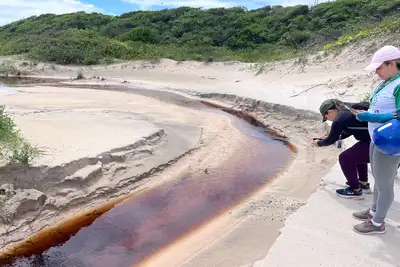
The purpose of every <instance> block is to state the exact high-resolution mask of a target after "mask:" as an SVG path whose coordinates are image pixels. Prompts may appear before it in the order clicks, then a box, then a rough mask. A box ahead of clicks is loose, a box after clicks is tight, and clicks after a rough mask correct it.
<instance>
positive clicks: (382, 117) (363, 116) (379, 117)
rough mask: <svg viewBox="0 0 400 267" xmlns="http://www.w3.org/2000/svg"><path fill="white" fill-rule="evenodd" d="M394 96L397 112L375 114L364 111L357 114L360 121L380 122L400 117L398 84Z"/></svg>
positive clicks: (399, 87) (399, 89)
mask: <svg viewBox="0 0 400 267" xmlns="http://www.w3.org/2000/svg"><path fill="white" fill-rule="evenodd" d="M393 96H394V99H395V105H396V110H398V111H397V112H395V113H385V114H374V113H370V112H363V113H359V114H357V115H356V116H357V119H358V120H359V121H367V122H379V123H385V122H388V121H391V120H393V119H399V117H398V114H399V111H400V85H397V86H396V88H395V89H394V92H393Z"/></svg>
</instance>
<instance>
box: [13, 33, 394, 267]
mask: <svg viewBox="0 0 400 267" xmlns="http://www.w3.org/2000/svg"><path fill="white" fill-rule="evenodd" d="M383 41H385V40H383ZM383 41H381V42H375V43H371V42H370V43H364V44H362V45H357V46H351V47H348V48H346V49H345V50H344V51H343V52H342V53H341V54H336V55H334V54H329V55H324V54H320V55H314V56H311V57H309V58H308V59H307V61H306V63H305V64H304V62H305V61H304V60H303V59H302V60H289V61H286V62H280V63H274V64H266V65H257V64H243V63H212V64H207V65H205V64H203V63H193V62H183V63H181V62H180V63H178V62H174V61H171V60H162V61H160V63H158V64H154V63H146V62H124V63H120V64H115V65H110V66H106V67H104V66H92V67H85V68H81V67H70V66H68V67H66V66H56V68H55V69H53V68H52V67H50V65H49V64H39V65H38V66H37V67H35V69H29V71H31V72H32V75H35V76H43V77H64V78H72V77H73V76H76V73H77V71H78V70H83V73H84V75H85V76H86V77H88V78H90V77H92V76H96V77H100V78H104V79H105V80H102V79H98V78H90V79H85V80H81V81H74V82H73V83H74V84H80V83H84V84H88V83H92V84H100V85H106V84H108V85H117V84H118V85H124V86H134V87H141V88H148V89H158V90H172V91H175V92H180V93H185V94H191V95H195V96H201V95H199V93H203V94H206V93H220V94H234V95H237V96H243V97H249V98H253V99H256V100H262V101H266V102H272V103H277V104H284V105H288V106H292V107H295V108H300V109H307V110H311V111H317V110H318V106H319V104H320V103H321V102H322V101H323V100H325V99H326V98H328V97H335V98H341V99H344V100H348V101H357V100H360V99H361V98H362V97H363V96H364V94H365V93H368V92H370V91H371V88H372V87H373V86H374V85H375V84H376V83H377V82H378V79H377V78H376V77H375V76H374V75H373V74H370V73H366V72H365V71H364V70H363V67H364V66H365V65H366V64H367V62H368V60H369V58H370V56H371V53H373V52H374V51H375V49H376V48H377V47H379V46H380V45H381V44H382V42H383ZM260 70H263V71H260ZM53 90H54V89H52V90H51V91H53ZM57 90H61V89H59V88H58V89H57ZM69 90H72V89H67V91H69ZM73 91H74V90H72V92H73ZM78 91H79V90H78ZM99 94H100V93H98V91H97V92H96V94H95V95H96V97H97V96H98V95H99ZM103 94H105V95H103ZM108 94H110V95H115V96H116V95H117V94H121V93H115V92H101V95H102V96H101V98H102V100H101V101H100V100H99V101H100V102H98V103H91V104H90V106H91V108H92V109H96V107H97V108H98V107H99V103H101V108H100V110H101V109H105V107H107V109H109V106H108V105H112V104H115V106H113V109H115V108H116V106H119V105H120V102H121V101H122V102H123V103H124V106H127V105H128V103H126V102H125V100H126V99H125V98H128V97H126V96H125V95H124V97H120V96H118V97H117V96H116V98H118V99H114V101H109V102H107V101H106V100H105V99H108V98H109V96H108ZM89 95H90V96H89ZM93 95H94V94H89V93H88V94H85V96H86V98H84V97H78V98H79V101H77V102H76V103H75V102H74V103H75V104H74V105H75V106H74V111H73V112H77V111H76V110H79V112H83V111H85V109H86V107H87V105H88V102H85V101H89V99H90V101H91V99H92V97H93ZM77 96H79V95H78V94H75V95H74V96H73V98H75V99H76V98H77ZM202 96H203V97H207V98H213V99H216V100H219V101H224V102H226V103H227V105H228V106H233V107H236V108H238V109H244V110H249V111H251V112H254V114H255V115H256V116H257V117H258V118H259V119H261V120H263V121H264V122H266V123H267V124H271V125H272V126H273V127H275V128H276V129H278V130H279V131H280V132H281V133H283V134H285V135H287V136H288V137H289V138H290V140H291V142H292V143H294V144H295V145H296V146H297V148H298V149H299V153H298V157H297V158H296V160H294V162H293V163H292V165H291V166H290V167H289V168H288V170H286V171H285V172H284V173H282V174H281V175H280V176H279V177H277V179H275V180H274V181H273V182H271V183H270V184H269V185H268V186H267V187H266V188H263V189H261V190H260V192H259V193H258V194H255V195H254V196H252V197H251V198H250V199H249V200H248V201H246V202H244V203H243V204H242V205H239V206H238V207H236V208H234V209H232V210H231V211H229V212H228V213H227V214H225V215H224V216H221V217H220V218H217V219H216V220H214V221H213V222H211V223H210V224H209V225H208V226H206V227H203V228H202V229H200V230H199V231H197V232H196V233H194V234H193V235H191V237H190V238H187V239H185V240H182V241H180V242H179V243H178V244H176V245H175V246H173V247H171V248H169V249H167V250H165V251H162V252H161V253H159V254H158V255H156V256H155V257H154V258H152V259H151V260H150V261H148V262H146V264H145V265H146V266H162V265H164V266H218V267H223V266H227V267H228V266H229V267H232V266H252V265H253V263H254V262H255V261H258V260H262V259H264V258H265V256H266V255H267V254H268V251H269V254H268V256H267V258H265V259H264V260H263V261H260V262H258V263H257V264H256V265H255V266H257V267H259V266H342V265H341V264H342V263H343V262H344V263H346V264H353V265H355V266H358V265H357V264H360V266H361V264H365V263H368V264H370V265H369V266H394V265H390V264H391V263H394V262H396V259H397V260H398V258H396V257H397V256H396V255H395V253H394V252H393V251H394V248H395V247H396V246H398V241H396V236H397V230H396V228H395V227H396V223H397V224H398V221H399V220H398V218H399V211H398V209H397V208H396V205H394V208H393V210H392V213H391V214H393V215H391V216H390V219H391V220H393V218H394V221H392V223H391V225H392V228H390V231H389V233H388V234H387V235H386V236H385V237H384V238H379V237H367V238H368V239H366V238H365V237H362V236H358V235H356V234H354V233H353V232H352V230H351V229H352V224H353V223H354V221H353V219H352V218H351V212H352V211H353V210H358V209H360V208H365V207H367V205H368V203H370V200H369V199H368V198H367V199H366V200H364V201H361V202H355V201H351V200H350V201H348V200H342V199H338V198H337V197H336V196H334V194H333V192H334V190H335V189H337V188H338V187H339V186H341V185H342V184H343V183H344V182H345V179H344V177H343V175H342V173H341V171H340V169H338V166H337V164H336V165H334V164H335V163H336V158H337V154H338V153H339V152H340V151H339V150H337V149H335V148H333V147H331V148H313V147H311V146H310V143H309V142H310V139H311V138H312V137H315V135H317V134H321V135H322V134H324V130H323V127H322V125H320V124H319V123H318V122H315V121H312V120H308V119H305V118H304V116H305V115H304V114H307V113H306V112H301V111H298V112H297V113H296V112H289V111H288V109H287V108H285V107H277V108H276V109H274V110H273V111H272V112H271V111H268V110H266V109H262V110H261V109H259V108H258V107H257V103H255V102H252V101H250V100H248V99H239V100H238V101H236V102H235V101H233V102H232V101H230V100H232V99H229V97H228V96H226V95H219V96H216V95H202ZM8 97H11V96H8ZM136 97H137V96H134V97H133V96H132V98H135V99H136ZM15 98H17V97H15ZM87 98H88V99H87ZM99 98H100V97H99ZM53 100H54V99H53ZM116 100H117V101H116ZM15 101H16V100H15ZM63 101H64V100H63V99H61V100H60V99H59V102H58V104H57V105H63ZM80 101H83V102H84V103H79V102H80ZM90 101H89V102H90ZM147 101H151V100H148V99H147V100H146V103H147ZM51 102H52V101H51ZM138 102H140V101H138ZM24 103H25V104H23V105H26V100H25V102H24ZM48 103H49V102H46V105H48ZM105 103H107V104H106V105H105V106H104V104H105ZM15 105H16V106H17V102H16V103H15ZM57 105H56V106H57ZM157 105H159V104H154V106H157ZM130 107H132V106H130ZM135 108H136V106H135ZM75 109H76V110H75ZM81 109H82V110H81ZM170 109H177V107H168V108H165V107H164V108H163V109H162V112H164V111H165V110H170ZM149 110H152V109H146V117H147V114H148V113H147V112H149ZM119 111H120V110H119ZM85 112H86V111H85ZM136 113H137V112H136V109H135V114H136ZM139 113H140V112H139ZM160 113H161V112H160ZM178 113H179V112H174V115H173V117H175V116H177V114H178ZM141 114H144V111H143V113H141ZM179 114H180V113H179ZM182 114H183V113H182ZM265 114H267V115H265ZM42 116H45V115H42ZM71 116H72V115H71ZM96 116H97V115H96ZM167 117H168V116H167ZM41 118H43V117H41ZM71 118H72V117H71ZM82 118H84V117H82ZM158 118H161V116H159V117H158ZM162 118H163V119H166V118H165V117H162ZM120 119H121V118H120ZM138 119H139V118H138ZM139 120H140V119H139ZM113 122H114V120H113ZM179 122H180V123H182V122H185V121H184V120H181V121H179ZM114 123H115V124H118V125H119V126H118V129H119V127H120V128H123V129H126V127H124V126H122V125H123V122H122V121H121V122H118V123H116V122H114ZM185 123H189V122H188V121H186V122H185ZM191 123H193V124H192V125H197V123H198V122H191ZM22 124H23V123H21V125H22ZM93 124H96V123H95V121H94V123H93ZM115 124H113V126H112V127H116V126H115ZM89 125H90V124H89ZM28 128H29V129H30V127H28ZM128 128H129V127H128ZM150 128H151V127H150V126H149V129H150ZM209 129H214V131H217V130H216V129H215V127H211V128H209ZM25 131H26V132H27V133H28V135H29V136H33V133H30V131H29V130H28V129H25ZM127 131H128V130H127ZM210 131H212V130H210ZM217 132H218V131H217ZM224 133H226V134H227V133H229V131H227V132H224ZM85 134H86V133H84V134H83V136H84V135H85ZM231 134H232V133H231ZM128 135H129V134H128ZM88 136H89V135H88ZM223 137H225V136H220V138H219V139H218V140H219V141H220V142H222V143H225V142H226V138H223ZM106 138H107V139H108V140H111V139H113V138H112V135H107V137H106ZM220 142H219V144H220ZM206 144H207V145H206V146H205V147H204V150H201V151H199V152H198V153H199V154H198V156H196V157H197V158H201V155H202V154H201V153H211V152H212V151H214V153H216V154H215V155H218V151H220V150H219V149H221V147H223V146H217V145H216V143H213V142H212V141H210V142H206ZM225 144H226V145H227V146H228V147H229V143H225ZM102 145H106V144H102ZM107 145H110V146H114V145H115V143H112V142H111V141H107ZM85 149H89V148H87V147H86V148H85ZM231 149H232V148H231ZM209 151H211V152H209ZM224 151H225V150H224ZM95 153H97V152H95ZM211 154H212V153H211ZM226 155H229V153H227V154H226ZM213 159H214V161H215V156H211V157H210V158H209V159H208V160H211V161H212V160H213ZM204 164H205V165H204V166H207V160H206V161H205V162H204ZM198 165H199V164H198V163H197V162H196V161H195V160H193V161H192V162H191V161H190V160H182V161H180V162H178V163H177V164H176V166H175V168H176V170H180V171H184V170H185V169H187V168H192V169H196V168H201V167H203V166H202V165H201V164H200V166H198ZM333 165H334V168H333V169H332V170H331V172H329V171H330V168H331V167H332V166H333ZM313 168H314V169H313ZM328 172H329V173H328ZM173 173H174V172H173ZM327 173H328V174H327ZM325 175H326V176H325ZM324 176H325V178H324V180H323V181H321V177H324ZM167 177H169V176H168V175H166V176H165V179H168V178H167ZM371 180H372V177H371ZM317 189H318V190H317ZM316 190H317V191H316ZM396 190H397V191H398V185H396ZM310 196H311V197H310ZM397 202H398V200H397V199H396V203H397ZM396 203H395V204H396ZM304 204H307V205H306V206H303V207H302V208H301V209H299V211H298V212H295V211H296V210H297V209H298V208H299V207H301V206H302V205H304ZM291 214H293V215H292V216H291V217H290V219H289V220H287V221H286V222H285V220H286V218H287V217H288V216H289V215H291ZM396 218H397V219H396ZM283 223H285V227H284V228H283V230H282V234H281V235H280V236H279V238H278V239H277V241H276V242H275V244H274V241H275V239H276V238H277V237H278V231H277V230H278V229H279V228H281V227H283ZM250 230H253V231H250ZM360 240H361V241H360ZM371 240H372V241H371ZM273 244H274V245H273ZM352 244H353V245H356V246H357V250H356V252H355V253H354V254H352V253H348V252H349V251H351V246H352ZM383 246H385V247H386V248H385V249H383ZM271 247H272V248H271ZM270 248H271V249H270ZM269 249H270V250H269ZM288 252H290V257H288V256H287V255H288ZM392 252H393V253H392ZM379 253H382V254H383V255H385V257H379V255H380V254H379ZM295 260H298V261H297V262H296V263H295ZM388 264H389V265H388ZM367 266H368V265H367Z"/></svg>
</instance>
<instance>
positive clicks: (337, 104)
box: [333, 99, 346, 111]
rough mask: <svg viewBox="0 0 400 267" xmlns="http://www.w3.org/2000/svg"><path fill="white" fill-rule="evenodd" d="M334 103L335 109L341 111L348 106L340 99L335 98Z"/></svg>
mask: <svg viewBox="0 0 400 267" xmlns="http://www.w3.org/2000/svg"><path fill="white" fill-rule="evenodd" d="M333 103H334V104H335V107H334V108H333V109H337V110H339V111H342V110H345V109H346V108H345V107H344V106H345V103H344V102H342V101H340V100H339V99H333Z"/></svg>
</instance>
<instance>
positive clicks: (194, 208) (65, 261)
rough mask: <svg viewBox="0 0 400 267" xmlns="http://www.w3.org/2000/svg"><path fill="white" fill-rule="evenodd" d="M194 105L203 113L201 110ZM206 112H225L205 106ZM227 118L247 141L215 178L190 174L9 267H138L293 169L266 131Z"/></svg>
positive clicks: (215, 171)
mask: <svg viewBox="0 0 400 267" xmlns="http://www.w3.org/2000/svg"><path fill="white" fill-rule="evenodd" d="M135 93H138V91H137V92H135ZM142 94H147V93H144V92H143V93H142ZM152 94H157V95H163V94H164V96H167V95H168V101H169V102H171V99H173V101H172V102H180V103H183V102H185V103H188V100H187V99H183V98H181V97H180V96H179V97H178V96H176V95H175V96H172V94H165V93H160V92H156V93H154V92H153V93H152ZM162 98H163V99H165V98H166V97H162ZM177 99H178V100H179V101H178V100H177ZM189 102H190V101H189ZM194 105H195V106H196V108H198V107H199V105H200V104H199V102H196V103H195V104H194ZM202 108H205V109H209V110H210V112H222V111H219V110H215V109H210V108H209V107H205V106H204V105H202ZM225 115H226V116H229V117H230V118H231V120H232V122H233V125H234V126H235V127H237V128H238V129H239V130H240V131H241V132H242V133H243V134H244V135H245V139H244V143H243V146H241V148H240V150H238V151H236V153H235V154H234V155H233V156H232V157H231V158H229V159H228V160H227V161H226V164H224V166H222V167H220V168H218V169H212V170H211V171H210V172H200V173H196V174H190V173H188V174H187V175H186V176H183V177H180V178H179V179H175V180H171V181H169V182H166V183H164V184H162V185H161V186H159V187H157V188H154V189H151V190H149V191H146V192H143V193H140V194H138V195H137V196H135V197H132V198H130V199H128V200H126V201H124V202H123V203H120V204H118V205H116V206H115V207H114V208H113V209H111V210H110V211H108V212H106V213H104V214H103V215H101V216H100V217H98V218H97V219H96V220H95V221H94V222H93V223H92V224H91V225H89V226H88V227H85V228H82V229H81V230H80V231H78V232H77V233H75V234H73V235H72V236H71V237H70V238H69V239H67V241H66V242H64V243H63V244H59V245H58V246H54V247H51V248H50V249H48V250H46V251H44V252H43V253H41V254H38V255H33V256H30V257H26V258H20V259H17V260H16V261H14V262H13V263H12V264H10V265H8V266H20V267H22V266H29V267H32V266H38V267H39V266H40V267H67V266H68V267H84V266H85V267H89V266H90V267H111V266H112V267H128V266H136V265H138V264H139V263H140V262H141V261H143V260H145V259H148V258H149V257H151V255H153V254H154V253H156V252H157V251H159V250H160V249H162V248H165V247H166V246H169V245H173V243H174V241H176V240H177V239H180V238H184V237H185V236H187V235H189V234H190V232H191V231H193V230H195V229H197V228H198V227H201V226H202V225H204V224H206V223H207V222H208V221H209V220H211V219H212V218H214V217H215V216H217V215H220V214H223V213H224V212H226V211H227V210H228V209H229V208H231V207H232V206H234V205H237V204H239V203H240V202H241V201H243V200H244V199H246V198H247V197H249V196H250V195H251V194H252V193H254V192H255V191H257V190H259V189H260V188H261V187H263V186H265V185H266V183H267V182H268V180H269V179H270V178H271V177H273V176H274V175H276V174H277V173H278V172H279V171H280V170H282V169H283V168H285V166H286V164H288V162H289V161H290V159H291V157H292V156H293V153H292V152H291V149H290V148H289V147H288V146H286V145H284V144H283V143H282V142H280V141H276V140H274V139H273V138H271V136H269V135H268V134H267V133H266V132H265V129H263V128H261V127H256V126H253V125H251V124H250V123H248V122H246V121H244V120H242V119H239V118H237V117H236V116H233V115H230V114H226V113H225ZM65 232H66V233H67V232H68V230H65Z"/></svg>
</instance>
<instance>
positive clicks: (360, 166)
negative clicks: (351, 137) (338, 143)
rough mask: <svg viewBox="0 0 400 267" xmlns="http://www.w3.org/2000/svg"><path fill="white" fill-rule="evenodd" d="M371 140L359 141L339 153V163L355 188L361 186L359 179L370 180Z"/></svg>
mask: <svg viewBox="0 0 400 267" xmlns="http://www.w3.org/2000/svg"><path fill="white" fill-rule="evenodd" d="M369 144H370V141H358V142H357V143H356V144H354V145H353V146H352V147H350V148H348V149H346V150H345V151H343V152H342V153H341V154H340V155H339V163H340V166H341V167H342V171H343V174H344V176H345V177H346V179H347V181H348V182H349V185H350V187H351V188H353V189H358V188H360V183H359V181H363V182H367V181H368V163H370V160H369Z"/></svg>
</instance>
